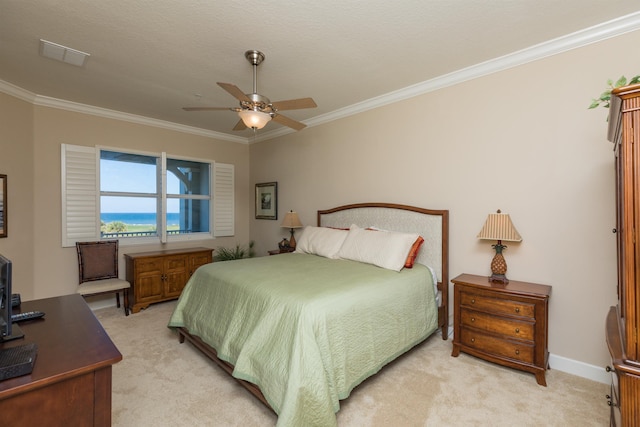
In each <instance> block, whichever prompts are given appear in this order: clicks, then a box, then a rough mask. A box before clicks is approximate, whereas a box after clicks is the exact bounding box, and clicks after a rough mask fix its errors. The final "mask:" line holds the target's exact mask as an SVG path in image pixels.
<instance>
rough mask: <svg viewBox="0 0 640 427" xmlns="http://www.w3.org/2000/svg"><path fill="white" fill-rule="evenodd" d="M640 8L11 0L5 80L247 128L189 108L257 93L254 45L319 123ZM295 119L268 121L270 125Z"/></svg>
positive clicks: (448, 0) (283, 87) (69, 96)
mask: <svg viewBox="0 0 640 427" xmlns="http://www.w3.org/2000/svg"><path fill="white" fill-rule="evenodd" d="M639 10H640V4H639V3H638V0H611V1H603V0H563V1H557V0H402V1H398V2H392V1H388V0H366V1H365V0H362V1H361V0H357V1H345V0H323V1H321V2H319V1H318V2H310V1H299V0H296V1H294V0H280V1H268V2H264V1H263V2H257V1H233V0H231V1H229V0H227V1H217V2H214V1H206V0H199V1H195V0H183V1H176V0H110V1H86V0H57V1H54V0H21V1H19V0H0V80H2V81H4V82H7V83H10V84H11V85H15V86H17V87H19V88H21V89H24V90H26V91H28V92H30V93H33V94H34V95H37V96H39V97H50V98H54V99H60V100H65V101H71V102H74V103H80V104H86V105H90V106H95V107H101V108H105V109H110V110H115V111H119V112H125V113H131V114H135V115H139V116H143V117H148V118H153V119H159V120H163V121H167V122H172V123H177V124H182V125H186V126H191V127H195V128H200V129H205V130H208V131H214V132H219V133H224V134H230V135H236V136H241V137H243V138H248V137H250V136H252V132H251V131H250V130H244V131H241V132H234V131H232V130H231V129H232V128H233V126H234V125H235V123H236V122H237V121H238V118H237V115H236V114H235V113H233V112H231V111H215V112H186V111H183V110H182V107H183V106H200V105H201V106H219V107H236V106H237V105H238V104H237V101H236V100H235V99H234V98H233V97H231V96H230V95H229V94H228V93H227V92H225V91H224V90H222V89H221V88H220V87H218V86H217V85H216V82H227V83H233V84H235V85H237V86H238V87H240V88H241V89H242V90H243V91H244V92H245V93H250V92H251V91H252V86H253V77H252V68H251V65H250V64H249V63H248V62H247V60H246V59H245V58H244V52H245V51H246V50H249V49H257V50H260V51H262V52H264V54H265V55H266V60H265V61H264V62H263V63H262V65H260V66H259V67H258V92H259V93H260V94H262V95H264V96H267V97H269V98H270V99H271V100H272V101H279V100H284V99H291V98H301V97H312V98H313V99H314V100H315V101H316V103H317V104H318V107H317V108H314V109H309V110H296V111H291V112H286V115H287V116H289V117H291V118H293V119H295V120H300V121H303V122H307V123H312V122H313V120H314V118H318V117H321V116H331V115H332V114H335V113H336V112H337V111H341V110H344V109H347V108H348V107H349V106H352V105H355V104H358V103H362V102H366V101H367V100H371V99H374V98H378V97H384V96H386V95H387V94H389V93H393V92H395V91H399V90H402V89H403V88H407V87H410V86H412V85H417V84H420V83H421V82H425V81H429V80H432V79H436V78H438V77H439V76H443V75H447V74H449V73H452V72H455V71H458V70H461V69H465V68H468V67H471V66H473V65H475V64H479V63H484V62H486V61H490V60H492V59H495V58H499V57H503V56H505V55H508V54H512V53H514V52H517V51H521V50H523V49H526V48H529V47H531V46H534V45H538V44H541V43H545V42H548V41H550V40H553V39H557V38H559V37H563V36H566V35H567V34H570V33H574V32H577V31H580V30H584V29H587V28H590V27H593V26H596V25H598V24H601V23H603V22H607V21H610V20H613V19H616V18H619V17H622V16H625V15H629V14H631V13H635V12H637V11H639ZM40 39H46V40H49V41H52V42H54V43H58V44H61V45H64V46H68V47H71V48H73V49H77V50H80V51H84V52H87V53H89V54H90V55H91V56H90V58H89V59H88V61H87V63H86V65H85V66H84V67H82V68H79V67H75V66H72V65H68V64H65V63H62V62H57V61H54V60H51V59H47V58H44V57H42V56H40V55H39V41H40ZM285 129H287V128H283V127H281V126H280V125H279V124H277V123H274V122H271V123H269V124H268V125H267V127H265V128H264V129H263V130H262V131H259V132H265V133H266V134H267V135H268V133H269V132H272V133H273V131H278V130H281V131H284V130H285ZM287 131H288V130H287ZM302 132H304V130H303V131H302Z"/></svg>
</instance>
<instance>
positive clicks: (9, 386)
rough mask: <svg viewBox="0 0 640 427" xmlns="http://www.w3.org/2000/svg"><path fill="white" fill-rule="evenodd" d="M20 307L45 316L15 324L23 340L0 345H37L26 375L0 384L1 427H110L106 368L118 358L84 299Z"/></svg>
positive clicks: (77, 297) (45, 301) (51, 300)
mask: <svg viewBox="0 0 640 427" xmlns="http://www.w3.org/2000/svg"><path fill="white" fill-rule="evenodd" d="M20 309H21V311H35V310H39V311H43V312H44V313H45V316H44V318H42V319H37V320H31V321H26V322H22V323H20V328H21V329H22V331H23V332H24V334H25V336H24V338H21V339H17V340H13V341H9V342H5V343H2V344H0V348H8V347H12V346H16V345H21V344H26V343H30V342H35V343H36V344H37V345H38V354H37V357H36V362H35V365H34V368H33V372H31V374H30V375H24V376H21V377H16V378H11V379H8V380H4V381H0V426H19V425H25V426H28V425H39V426H110V425H111V365H113V364H114V363H117V362H119V361H120V360H122V355H121V354H120V352H119V351H118V349H117V348H116V346H115V345H114V344H113V342H112V341H111V339H110V338H109V336H108V335H107V333H106V332H105V331H104V329H103V328H102V325H101V324H100V322H98V320H97V319H96V318H95V316H94V315H93V313H92V312H91V310H90V309H89V307H88V306H87V304H86V302H85V301H84V299H83V298H82V297H81V296H80V295H77V294H75V295H67V296H62V297H56V298H47V299H42V300H36V301H28V302H23V303H22V306H21V307H20Z"/></svg>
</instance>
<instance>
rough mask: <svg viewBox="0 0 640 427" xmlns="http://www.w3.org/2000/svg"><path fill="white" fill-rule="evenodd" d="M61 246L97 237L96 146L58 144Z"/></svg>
mask: <svg viewBox="0 0 640 427" xmlns="http://www.w3.org/2000/svg"><path fill="white" fill-rule="evenodd" d="M61 148H62V149H61V151H62V153H61V158H62V167H61V172H62V173H61V176H62V186H61V190H62V191H61V193H62V246H63V247H70V246H75V244H76V242H77V241H90V240H99V239H100V235H99V234H98V233H99V231H98V230H99V228H100V227H99V226H98V218H99V215H98V194H99V192H98V177H97V167H96V162H97V160H96V149H95V148H94V147H83V146H77V145H69V144H62V146H61Z"/></svg>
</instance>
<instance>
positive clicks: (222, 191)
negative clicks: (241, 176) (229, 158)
mask: <svg viewBox="0 0 640 427" xmlns="http://www.w3.org/2000/svg"><path fill="white" fill-rule="evenodd" d="M213 170H214V172H213V235H214V237H224V236H233V235H234V234H235V227H234V223H235V209H234V194H235V191H234V166H233V165H230V164H226V163H215V164H214V169H213Z"/></svg>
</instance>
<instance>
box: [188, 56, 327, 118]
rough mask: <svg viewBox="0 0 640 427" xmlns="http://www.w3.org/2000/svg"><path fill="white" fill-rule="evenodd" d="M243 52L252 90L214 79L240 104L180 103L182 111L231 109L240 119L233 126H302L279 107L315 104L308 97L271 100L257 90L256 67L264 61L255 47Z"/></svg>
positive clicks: (312, 105) (310, 105) (292, 108)
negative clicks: (207, 104)
mask: <svg viewBox="0 0 640 427" xmlns="http://www.w3.org/2000/svg"><path fill="white" fill-rule="evenodd" d="M244 56H245V58H247V61H249V62H250V63H251V65H253V93H248V94H245V93H243V92H242V90H240V89H239V88H238V86H236V85H233V84H231V83H221V82H218V86H220V87H221V88H222V89H224V90H226V91H227V92H229V93H230V94H231V96H233V97H234V98H236V99H237V100H238V101H240V107H184V108H183V109H184V110H186V111H216V110H231V111H235V112H237V113H238V115H239V116H240V120H239V121H238V123H237V124H236V125H235V127H234V128H233V130H244V129H246V128H251V129H254V130H255V129H262V128H263V127H265V126H266V124H267V123H269V122H270V121H271V120H273V121H274V122H277V123H280V124H281V125H284V126H288V127H290V128H292V129H295V130H301V129H304V128H305V127H306V126H307V125H305V124H304V123H301V122H298V121H296V120H293V119H291V118H289V117H287V116H283V115H282V114H280V111H282V110H299V109H302V108H315V107H317V105H316V103H315V102H314V100H313V99H311V98H298V99H289V100H286V101H276V102H271V101H270V100H269V98H267V97H266V96H262V95H260V94H259V93H258V79H257V71H258V65H260V64H261V63H262V61H264V58H265V56H264V53H262V52H259V51H257V50H248V51H246V52H245V53H244Z"/></svg>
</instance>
